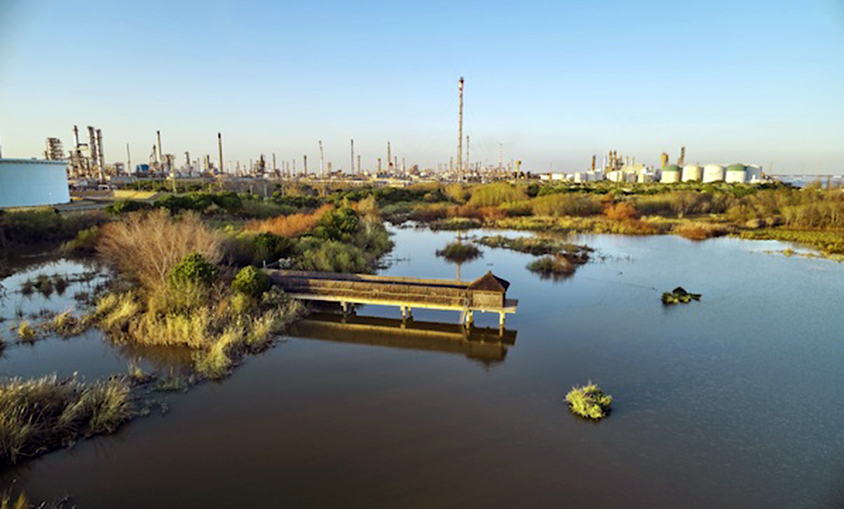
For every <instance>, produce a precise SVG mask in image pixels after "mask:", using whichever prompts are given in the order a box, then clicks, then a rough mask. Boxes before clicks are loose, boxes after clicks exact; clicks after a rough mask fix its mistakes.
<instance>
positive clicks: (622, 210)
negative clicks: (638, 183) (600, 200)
mask: <svg viewBox="0 0 844 509" xmlns="http://www.w3.org/2000/svg"><path fill="white" fill-rule="evenodd" d="M604 214H605V215H606V216H607V218H609V219H612V220H613V221H628V220H630V219H638V218H639V211H638V210H636V207H635V206H633V205H632V204H630V203H627V202H621V203H616V204H614V205H613V204H609V205H607V207H606V208H605V209H604Z"/></svg>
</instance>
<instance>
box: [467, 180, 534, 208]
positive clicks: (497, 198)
mask: <svg viewBox="0 0 844 509" xmlns="http://www.w3.org/2000/svg"><path fill="white" fill-rule="evenodd" d="M471 193H472V198H471V199H469V205H473V206H476V207H496V206H498V205H501V204H502V203H507V202H514V201H521V200H524V199H526V198H527V195H526V194H525V192H524V190H523V189H521V188H518V187H515V186H513V185H511V184H508V183H506V182H494V183H492V184H486V185H482V186H476V187H473V188H472V189H471Z"/></svg>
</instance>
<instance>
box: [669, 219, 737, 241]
mask: <svg viewBox="0 0 844 509" xmlns="http://www.w3.org/2000/svg"><path fill="white" fill-rule="evenodd" d="M671 233H674V234H675V235H679V236H681V237H685V238H687V239H691V240H705V239H709V238H712V237H721V236H723V235H726V234H728V233H729V229H728V228H727V227H726V226H724V225H721V224H712V223H681V224H678V225H676V226H674V228H673V229H672V230H671Z"/></svg>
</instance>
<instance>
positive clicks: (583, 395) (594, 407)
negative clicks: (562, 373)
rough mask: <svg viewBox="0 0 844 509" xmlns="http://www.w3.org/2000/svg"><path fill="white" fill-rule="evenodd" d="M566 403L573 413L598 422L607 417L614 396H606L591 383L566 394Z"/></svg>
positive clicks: (573, 388) (574, 388)
mask: <svg viewBox="0 0 844 509" xmlns="http://www.w3.org/2000/svg"><path fill="white" fill-rule="evenodd" d="M566 401H567V402H568V404H569V408H570V409H571V411H572V413H574V414H576V415H579V416H581V417H585V418H587V419H593V420H596V421H597V420H599V419H603V418H604V417H606V416H607V413H608V412H609V409H610V405H611V404H612V396H610V395H609V394H604V393H603V392H601V389H600V388H598V386H597V385H596V384H593V383H591V382H590V383H589V384H587V385H585V386H583V387H572V389H571V391H569V393H568V394H566Z"/></svg>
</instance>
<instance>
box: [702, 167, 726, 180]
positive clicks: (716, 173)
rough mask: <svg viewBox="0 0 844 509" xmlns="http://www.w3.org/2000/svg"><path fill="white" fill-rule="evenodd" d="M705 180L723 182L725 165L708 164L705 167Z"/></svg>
mask: <svg viewBox="0 0 844 509" xmlns="http://www.w3.org/2000/svg"><path fill="white" fill-rule="evenodd" d="M703 181H704V182H723V181H724V167H723V166H721V165H720V164H707V165H706V166H705V167H704V168H703Z"/></svg>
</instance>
